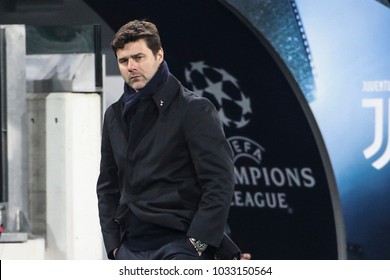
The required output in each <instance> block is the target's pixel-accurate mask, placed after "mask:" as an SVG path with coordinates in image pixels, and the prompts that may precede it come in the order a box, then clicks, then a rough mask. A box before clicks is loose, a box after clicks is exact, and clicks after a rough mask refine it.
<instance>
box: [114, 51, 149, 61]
mask: <svg viewBox="0 0 390 280" xmlns="http://www.w3.org/2000/svg"><path fill="white" fill-rule="evenodd" d="M140 55H145V54H144V53H141V52H140V53H136V54H133V55H130V56H121V57H118V60H122V59H128V58H129V57H130V58H133V59H134V58H136V57H137V56H140Z"/></svg>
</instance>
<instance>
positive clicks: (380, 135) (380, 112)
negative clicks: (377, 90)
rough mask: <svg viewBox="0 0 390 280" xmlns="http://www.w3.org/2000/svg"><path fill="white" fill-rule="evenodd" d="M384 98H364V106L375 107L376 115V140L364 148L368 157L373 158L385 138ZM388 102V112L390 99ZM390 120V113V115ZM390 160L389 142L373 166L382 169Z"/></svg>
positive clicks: (389, 133) (389, 110)
mask: <svg viewBox="0 0 390 280" xmlns="http://www.w3.org/2000/svg"><path fill="white" fill-rule="evenodd" d="M384 103H385V102H384V99H381V98H370V99H363V100H362V106H363V107H365V108H367V107H372V108H374V116H375V125H374V141H373V142H372V143H371V145H370V146H368V147H367V148H366V149H364V151H363V154H364V157H365V158H366V159H370V158H372V157H373V156H374V155H376V154H377V153H378V152H379V150H380V149H381V147H382V145H383V139H384V127H385V125H384V122H385V104H384ZM387 103H388V105H387V106H388V110H387V111H388V112H390V100H389V101H388V102H387ZM388 116H389V117H388V118H389V122H390V114H389V115H388ZM387 133H388V138H389V137H390V127H389V128H388V131H387ZM389 161H390V144H389V143H387V145H386V148H385V151H384V152H383V153H382V154H381V155H380V156H379V157H378V158H377V159H376V160H375V161H374V162H372V166H373V167H375V168H376V169H378V170H379V169H382V168H383V167H384V166H385V165H386V164H387V163H388V162H389Z"/></svg>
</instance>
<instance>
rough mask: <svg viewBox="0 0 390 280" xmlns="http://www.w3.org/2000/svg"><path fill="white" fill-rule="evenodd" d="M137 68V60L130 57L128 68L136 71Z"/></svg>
mask: <svg viewBox="0 0 390 280" xmlns="http://www.w3.org/2000/svg"><path fill="white" fill-rule="evenodd" d="M136 69H137V67H136V63H135V61H134V60H132V59H129V60H128V61H127V70H128V71H130V72H132V71H135V70H136Z"/></svg>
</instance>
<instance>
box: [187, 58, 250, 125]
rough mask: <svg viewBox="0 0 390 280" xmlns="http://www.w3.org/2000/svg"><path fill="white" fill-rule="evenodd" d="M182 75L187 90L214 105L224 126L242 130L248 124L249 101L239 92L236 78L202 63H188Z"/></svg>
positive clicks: (222, 70)
mask: <svg viewBox="0 0 390 280" xmlns="http://www.w3.org/2000/svg"><path fill="white" fill-rule="evenodd" d="M184 74H185V78H186V82H187V83H188V85H189V88H190V89H191V90H193V91H194V93H195V94H196V95H198V96H203V97H207V98H208V99H210V100H211V101H212V102H213V103H214V105H215V106H216V108H217V110H218V114H219V117H220V119H221V121H222V123H223V124H224V125H225V126H227V127H229V128H242V127H244V126H246V125H247V124H248V123H249V117H250V115H251V113H252V110H251V104H250V100H249V98H248V97H246V96H245V95H244V93H243V92H242V91H241V89H240V86H239V84H238V82H237V79H236V78H234V77H233V76H232V75H230V74H229V73H228V72H226V71H225V70H224V69H220V68H215V67H211V66H209V65H207V64H205V63H204V61H198V62H192V63H190V66H189V67H186V69H185V73H184ZM225 108H226V110H225Z"/></svg>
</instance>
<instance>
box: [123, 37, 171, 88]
mask: <svg viewBox="0 0 390 280" xmlns="http://www.w3.org/2000/svg"><path fill="white" fill-rule="evenodd" d="M116 55H117V62H118V66H119V71H120V72H121V75H122V77H123V79H124V80H125V82H126V83H127V84H128V85H129V86H130V87H132V88H133V89H135V90H137V91H138V90H140V89H142V88H143V87H144V86H145V85H146V84H147V83H148V82H149V81H150V80H151V79H152V78H153V76H154V74H156V72H157V69H158V67H159V66H160V64H161V62H162V61H163V59H164V53H163V50H162V49H161V50H159V51H158V53H157V55H156V56H155V55H154V54H153V52H152V50H151V49H149V48H148V46H147V45H146V42H145V40H143V39H141V40H138V41H135V42H130V43H127V44H126V45H125V46H124V47H123V49H117V50H116Z"/></svg>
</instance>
